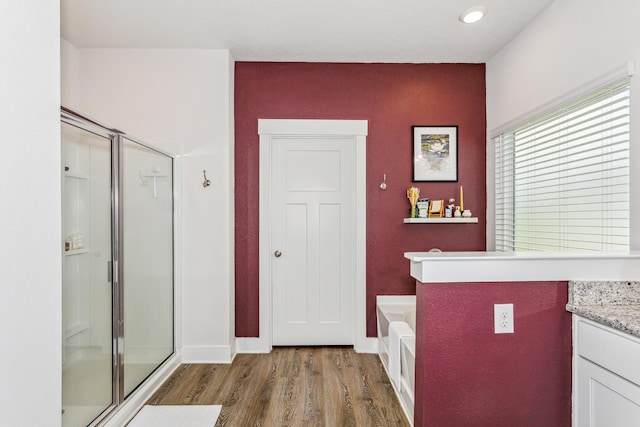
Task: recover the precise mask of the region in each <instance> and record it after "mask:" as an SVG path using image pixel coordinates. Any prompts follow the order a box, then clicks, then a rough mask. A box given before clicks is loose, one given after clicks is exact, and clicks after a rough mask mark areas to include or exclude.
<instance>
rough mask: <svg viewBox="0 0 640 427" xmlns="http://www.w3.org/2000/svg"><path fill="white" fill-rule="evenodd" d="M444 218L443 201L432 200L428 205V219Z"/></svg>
mask: <svg viewBox="0 0 640 427" xmlns="http://www.w3.org/2000/svg"><path fill="white" fill-rule="evenodd" d="M442 217H444V200H432V201H431V202H430V203H429V218H442Z"/></svg>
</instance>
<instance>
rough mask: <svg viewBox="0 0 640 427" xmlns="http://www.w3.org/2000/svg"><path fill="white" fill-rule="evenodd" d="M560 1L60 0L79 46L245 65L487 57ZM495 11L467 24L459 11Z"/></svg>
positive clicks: (65, 24) (68, 31) (65, 30)
mask: <svg viewBox="0 0 640 427" xmlns="http://www.w3.org/2000/svg"><path fill="white" fill-rule="evenodd" d="M552 2H553V0H323V1H318V0H316V1H313V0H61V7H62V11H61V14H62V19H61V33H62V36H63V37H64V38H65V39H67V40H68V41H70V42H71V43H73V44H74V45H75V46H77V47H79V48H165V49H166V48H178V49H186V48H201V49H229V51H230V52H231V54H232V56H233V57H234V59H235V60H238V61H301V62H414V63H438V62H471V63H482V62H486V61H488V60H489V59H490V58H491V57H492V56H493V55H494V54H495V53H496V52H498V51H499V50H500V49H501V48H502V47H503V46H504V45H505V44H506V43H507V42H508V41H509V40H511V39H512V38H513V37H514V36H515V35H516V34H518V33H519V32H520V31H521V30H522V29H523V28H524V27H525V26H526V25H527V24H528V23H529V22H531V21H532V20H533V19H534V18H535V17H536V16H537V15H538V14H539V13H540V12H541V11H542V10H544V9H545V8H546V7H547V6H548V5H549V4H551V3H552ZM478 5H483V6H486V7H487V8H488V14H487V16H486V17H485V19H484V20H482V21H480V22H479V23H476V24H471V25H465V24H462V23H460V22H459V21H458V16H459V15H460V13H461V12H462V11H464V10H466V9H468V8H470V7H473V6H478Z"/></svg>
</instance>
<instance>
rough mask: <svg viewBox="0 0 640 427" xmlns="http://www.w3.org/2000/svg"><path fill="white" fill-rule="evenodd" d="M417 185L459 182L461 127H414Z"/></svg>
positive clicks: (415, 176)
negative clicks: (436, 182)
mask: <svg viewBox="0 0 640 427" xmlns="http://www.w3.org/2000/svg"><path fill="white" fill-rule="evenodd" d="M411 130H412V132H411V133H412V136H413V138H412V141H411V143H412V153H413V182H429V181H443V182H456V181H458V126H411Z"/></svg>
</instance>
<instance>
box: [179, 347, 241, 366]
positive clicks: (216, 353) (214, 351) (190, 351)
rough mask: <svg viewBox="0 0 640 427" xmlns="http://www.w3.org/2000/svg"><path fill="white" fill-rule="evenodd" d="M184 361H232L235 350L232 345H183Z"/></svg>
mask: <svg viewBox="0 0 640 427" xmlns="http://www.w3.org/2000/svg"><path fill="white" fill-rule="evenodd" d="M181 350H182V351H181V353H182V363H231V362H232V361H233V356H234V355H235V352H233V351H232V348H231V346H230V345H210V346H183V347H182V349H181Z"/></svg>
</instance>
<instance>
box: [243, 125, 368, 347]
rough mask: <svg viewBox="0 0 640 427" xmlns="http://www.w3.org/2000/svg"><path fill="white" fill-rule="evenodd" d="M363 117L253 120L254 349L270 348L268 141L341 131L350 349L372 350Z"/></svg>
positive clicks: (335, 134)
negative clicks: (256, 212)
mask: <svg viewBox="0 0 640 427" xmlns="http://www.w3.org/2000/svg"><path fill="white" fill-rule="evenodd" d="M367 133H368V121H367V120H287V119H273V120H272V119H259V120H258V134H259V135H260V222H259V227H260V233H259V237H260V252H259V254H260V255H259V256H260V270H259V271H260V273H259V280H260V286H259V288H260V338H259V340H258V343H257V346H256V347H254V351H256V352H262V353H268V352H270V351H271V349H272V342H273V340H272V315H271V310H272V307H273V306H272V300H271V298H272V285H271V258H272V253H271V252H272V245H271V205H270V202H271V140H272V138H273V137H282V136H289V137H291V136H295V137H305V136H343V137H352V138H353V140H354V144H355V165H354V169H355V211H356V221H355V233H356V236H355V237H356V240H355V260H356V268H355V278H356V286H355V289H354V292H355V293H354V298H353V301H354V302H355V306H356V307H355V319H354V320H355V322H354V327H355V331H354V337H355V345H354V349H355V351H357V352H359V353H375V352H376V351H377V340H376V339H375V338H369V339H368V338H367V321H366V320H367V307H366V305H367V302H366V296H367V292H366V278H367V273H366V238H367V210H366V207H367V198H366V153H367V152H366V142H367Z"/></svg>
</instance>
